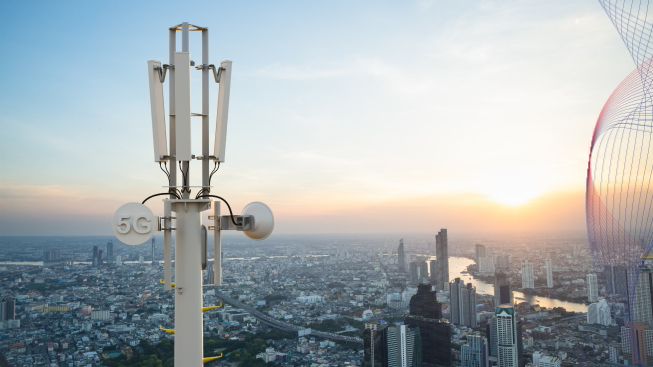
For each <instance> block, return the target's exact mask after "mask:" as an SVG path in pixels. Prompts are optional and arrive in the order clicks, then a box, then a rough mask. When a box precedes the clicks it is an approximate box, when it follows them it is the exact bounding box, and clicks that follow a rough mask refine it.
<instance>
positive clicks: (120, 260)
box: [116, 255, 122, 266]
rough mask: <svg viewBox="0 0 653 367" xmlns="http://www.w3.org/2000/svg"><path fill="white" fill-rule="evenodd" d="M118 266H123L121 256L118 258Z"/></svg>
mask: <svg viewBox="0 0 653 367" xmlns="http://www.w3.org/2000/svg"><path fill="white" fill-rule="evenodd" d="M116 265H117V266H122V256H120V255H118V256H116Z"/></svg>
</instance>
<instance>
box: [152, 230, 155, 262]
mask: <svg viewBox="0 0 653 367" xmlns="http://www.w3.org/2000/svg"><path fill="white" fill-rule="evenodd" d="M155 244H156V240H155V239H154V236H152V266H154V245H155Z"/></svg>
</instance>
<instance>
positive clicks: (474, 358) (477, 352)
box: [460, 335, 488, 367]
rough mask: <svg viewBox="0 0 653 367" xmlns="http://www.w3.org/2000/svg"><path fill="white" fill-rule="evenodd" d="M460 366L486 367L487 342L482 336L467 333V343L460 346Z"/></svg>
mask: <svg viewBox="0 0 653 367" xmlns="http://www.w3.org/2000/svg"><path fill="white" fill-rule="evenodd" d="M460 359H461V362H462V363H461V366H462V367H486V366H487V365H488V343H487V339H485V338H484V337H482V336H477V335H468V336H467V344H463V345H462V346H461V347H460Z"/></svg>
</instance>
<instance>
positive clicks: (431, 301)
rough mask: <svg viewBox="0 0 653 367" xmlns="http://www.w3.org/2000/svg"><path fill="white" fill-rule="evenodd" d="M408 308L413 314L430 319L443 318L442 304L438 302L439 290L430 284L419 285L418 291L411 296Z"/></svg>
mask: <svg viewBox="0 0 653 367" xmlns="http://www.w3.org/2000/svg"><path fill="white" fill-rule="evenodd" d="M408 310H409V312H410V314H411V315H415V316H422V317H426V318H429V319H441V318H442V304H441V303H440V302H438V297H437V292H436V291H434V290H431V287H430V286H429V285H428V284H420V285H419V286H417V293H415V295H413V296H412V297H411V298H410V303H409V304H408Z"/></svg>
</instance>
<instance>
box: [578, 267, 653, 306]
mask: <svg viewBox="0 0 653 367" xmlns="http://www.w3.org/2000/svg"><path fill="white" fill-rule="evenodd" d="M587 300H588V301H590V302H598V301H599V282H598V280H597V278H596V274H587ZM649 303H650V297H649Z"/></svg>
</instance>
